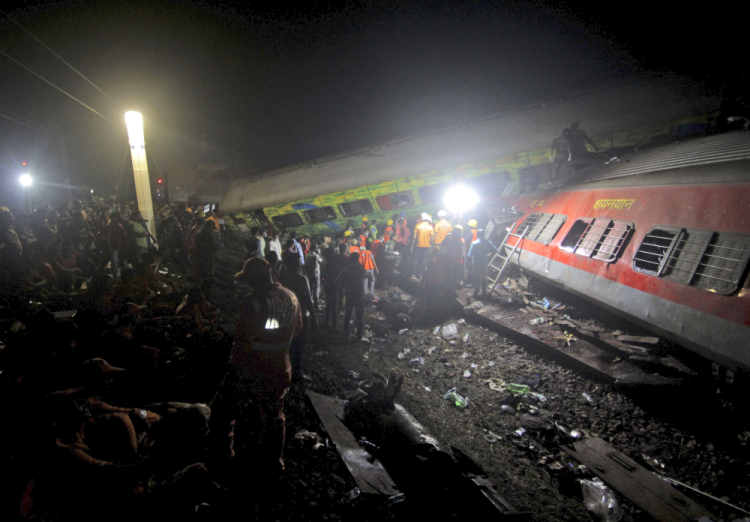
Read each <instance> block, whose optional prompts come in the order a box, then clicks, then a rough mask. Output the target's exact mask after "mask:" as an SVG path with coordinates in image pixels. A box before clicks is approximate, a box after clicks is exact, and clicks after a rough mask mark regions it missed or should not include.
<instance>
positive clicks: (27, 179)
mask: <svg viewBox="0 0 750 522" xmlns="http://www.w3.org/2000/svg"><path fill="white" fill-rule="evenodd" d="M18 181H20V182H21V185H22V186H24V187H29V186H31V183H32V181H33V180H32V179H31V175H30V174H21V177H20V178H18Z"/></svg>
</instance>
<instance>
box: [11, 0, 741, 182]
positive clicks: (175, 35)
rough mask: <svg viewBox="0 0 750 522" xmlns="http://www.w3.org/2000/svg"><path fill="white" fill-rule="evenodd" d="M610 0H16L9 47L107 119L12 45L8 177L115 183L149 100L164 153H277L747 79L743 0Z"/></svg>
mask: <svg viewBox="0 0 750 522" xmlns="http://www.w3.org/2000/svg"><path fill="white" fill-rule="evenodd" d="M598 4H599V5H597V6H588V7H587V6H581V5H578V3H577V2H548V1H539V2H502V3H500V2H456V1H446V2H345V3H341V4H337V5H335V6H332V5H331V6H328V5H326V4H316V3H309V4H304V5H301V4H300V5H298V4H284V3H278V4H277V3H267V4H264V3H263V2H253V3H252V4H246V3H244V2H243V3H230V2H223V3H222V2H219V3H201V2H187V1H183V2H169V1H159V2H151V1H142V0H135V1H127V2H118V3H114V2H96V1H94V2H78V1H70V2H49V3H38V2H25V3H23V4H18V5H15V6H12V7H5V8H4V10H3V11H2V15H0V50H2V51H3V52H5V53H7V54H8V55H10V56H12V57H13V58H14V59H16V60H18V61H19V62H21V63H22V64H24V65H25V66H27V67H28V68H30V69H32V70H33V71H35V72H36V73H38V74H40V75H41V76H44V77H45V78H47V79H48V80H50V81H51V82H53V83H54V84H56V85H58V86H59V87H60V88H62V89H63V90H65V91H66V92H68V93H70V94H71V95H73V96H75V97H76V98H78V99H79V100H81V101H82V102H84V103H86V104H87V105H89V106H90V107H92V108H93V109H95V110H96V111H98V112H99V113H101V114H102V115H103V116H105V117H107V118H109V119H110V120H111V122H110V121H106V120H105V119H103V118H102V117H100V116H97V115H96V114H95V113H94V112H92V111H90V110H88V109H86V108H85V107H83V106H81V105H79V104H78V103H76V102H75V101H73V100H71V99H70V98H68V97H66V96H65V95H64V94H62V93H61V92H59V91H57V90H55V89H54V88H53V87H51V86H50V85H48V84H46V83H44V82H43V81H42V80H40V79H39V78H37V77H35V76H34V75H32V74H31V73H30V72H28V71H26V70H24V69H23V68H21V67H20V66H19V65H17V64H15V63H13V62H12V61H11V60H9V59H8V58H6V57H4V56H0V115H1V116H2V117H0V175H2V176H4V179H5V182H6V183H5V185H4V187H5V190H15V187H16V180H17V175H18V173H19V168H20V167H19V166H18V163H19V162H20V161H28V162H29V163H30V167H31V170H32V171H33V174H34V175H35V176H38V177H40V178H44V179H46V180H47V181H49V182H52V183H54V182H62V180H63V179H64V177H65V174H64V171H65V168H66V167H67V168H68V169H69V171H70V179H71V183H72V184H73V185H74V186H79V187H84V188H86V189H88V188H94V189H96V191H97V193H102V194H103V193H112V192H113V189H114V186H115V185H117V183H118V180H119V176H120V173H121V172H122V171H123V166H124V169H125V170H126V171H127V170H128V169H129V168H130V159H129V156H128V154H127V135H126V131H125V125H124V118H123V114H124V112H125V111H126V110H139V111H141V112H142V113H143V116H144V121H145V133H146V143H147V146H148V147H149V153H150V159H151V160H155V162H156V163H157V164H165V165H166V164H167V163H169V162H172V161H187V162H196V161H200V162H208V163H218V164H237V165H243V166H248V167H251V168H253V169H257V170H267V169H270V168H274V167H279V166H283V165H288V164H292V163H296V162H299V161H302V160H305V159H309V158H315V157H319V156H323V155H327V154H332V153H337V152H341V151H344V150H347V149H351V148H353V147H357V146H361V145H366V144H369V143H373V142H378V141H386V140H392V139H396V138H399V137H403V136H406V135H412V134H417V133H421V132H425V131H429V130H433V129H437V128H442V127H446V126H450V125H458V124H461V123H465V122H467V121H470V120H472V119H476V118H479V117H483V116H488V115H491V114H494V113H497V112H500V111H503V110H505V109H509V108H513V107H516V106H518V105H522V104H527V103H533V102H537V101H541V100H545V99H552V98H555V97H561V96H565V95H568V94H574V93H576V92H580V91H584V90H587V89H591V88H595V87H598V86H601V85H606V84H609V83H612V82H614V81H617V80H620V79H627V78H631V77H636V76H638V75H641V74H644V73H653V72H660V71H661V72H670V73H677V74H681V75H686V76H690V77H692V78H693V79H695V80H698V81H700V82H701V83H702V84H703V85H704V87H705V88H706V89H708V90H712V91H714V92H720V93H722V94H725V95H726V96H727V97H728V99H732V98H733V97H735V96H738V95H741V94H742V91H743V88H744V81H745V71H744V65H743V62H744V61H745V60H744V58H743V56H742V54H741V52H742V50H743V49H744V46H743V45H742V43H744V42H742V40H744V35H743V34H742V33H743V32H744V29H743V28H742V27H739V25H740V24H738V22H737V21H736V20H737V19H736V16H737V13H731V12H728V11H719V10H714V9H712V8H711V6H709V5H703V6H702V7H701V9H700V10H699V11H698V10H695V9H694V8H692V7H690V6H688V5H687V4H686V3H671V2H666V3H658V2H656V3H649V4H628V3H618V4H615V3H602V2H599V3H598ZM8 15H10V16H12V17H13V18H14V19H15V20H16V21H18V22H19V23H20V24H22V25H23V26H24V27H25V28H26V29H28V30H29V31H31V32H32V33H33V34H34V35H35V36H37V37H38V38H39V39H41V40H42V41H44V42H45V43H46V44H47V45H48V46H49V47H50V48H52V49H53V50H54V51H55V52H56V53H58V54H59V55H60V56H62V57H63V58H64V59H65V60H66V61H68V62H69V63H70V64H72V65H73V66H74V67H75V68H76V69H78V71H80V72H81V73H82V74H83V75H85V76H86V77H87V78H89V79H90V80H91V81H92V82H93V83H94V84H96V85H97V86H98V87H99V88H101V89H102V90H103V91H104V92H105V93H106V94H107V95H108V96H105V95H104V94H102V93H101V92H99V91H98V90H97V89H95V88H94V87H92V86H91V85H90V84H88V83H87V82H86V81H85V80H84V79H82V78H81V77H80V76H78V75H77V74H75V73H74V72H73V71H72V70H70V69H69V68H68V67H66V66H65V65H64V64H63V63H62V62H61V61H60V60H59V59H58V58H56V57H54V56H53V55H52V54H50V53H49V52H48V51H47V50H46V49H44V48H43V47H42V46H41V45H39V43H37V42H36V41H35V40H34V39H33V38H32V37H31V36H29V35H28V34H27V33H26V32H24V31H23V29H21V28H20V27H18V26H17V25H16V24H14V23H13V22H12V21H11V20H10V19H9V18H8ZM63 143H64V146H63ZM63 151H65V154H64V153H63ZM66 157H67V158H66ZM151 169H152V171H153V170H155V169H154V168H153V166H151ZM156 170H158V167H157V169H156Z"/></svg>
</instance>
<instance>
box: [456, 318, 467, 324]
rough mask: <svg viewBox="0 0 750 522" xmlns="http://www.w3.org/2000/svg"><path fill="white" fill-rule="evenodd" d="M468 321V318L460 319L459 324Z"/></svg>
mask: <svg viewBox="0 0 750 522" xmlns="http://www.w3.org/2000/svg"><path fill="white" fill-rule="evenodd" d="M465 322H466V319H459V320H458V324H464V323H465Z"/></svg>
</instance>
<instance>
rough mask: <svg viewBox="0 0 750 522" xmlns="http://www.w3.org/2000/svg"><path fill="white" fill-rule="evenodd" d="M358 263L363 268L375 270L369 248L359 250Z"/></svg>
mask: <svg viewBox="0 0 750 522" xmlns="http://www.w3.org/2000/svg"><path fill="white" fill-rule="evenodd" d="M359 264H360V265H362V267H364V269H365V270H375V262H374V261H373V260H372V252H370V251H369V250H362V251H360V253H359Z"/></svg>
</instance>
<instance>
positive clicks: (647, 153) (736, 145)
mask: <svg viewBox="0 0 750 522" xmlns="http://www.w3.org/2000/svg"><path fill="white" fill-rule="evenodd" d="M741 160H750V132H748V131H734V132H728V133H725V134H715V135H712V136H705V137H701V138H692V139H686V140H684V141H678V142H675V143H671V144H668V145H661V146H658V147H654V148H647V149H645V150H640V151H632V152H629V153H626V154H622V155H620V156H617V157H612V158H610V159H609V160H608V161H606V162H605V163H603V164H601V163H598V164H594V165H589V166H587V167H586V168H583V169H581V170H579V171H578V172H576V173H575V174H573V175H571V176H568V177H566V178H564V179H562V180H560V181H559V182H557V183H553V184H551V185H550V186H549V187H547V189H553V188H561V187H571V186H573V185H582V186H584V187H585V186H586V184H590V183H595V182H601V183H597V185H602V184H617V185H625V184H629V183H633V182H635V181H636V180H635V176H639V175H645V174H648V175H650V176H649V180H642V182H645V183H648V184H652V183H660V182H683V183H696V182H719V181H724V182H727V181H744V182H750V171H747V170H746V169H727V170H726V171H717V170H715V169H714V170H713V171H711V172H709V171H708V170H707V169H702V168H701V169H693V170H694V175H688V174H686V172H685V171H684V170H681V171H680V172H679V173H676V172H673V171H677V170H678V169H684V168H686V167H702V166H704V165H712V164H717V163H728V162H739V161H741ZM711 173H713V174H711ZM672 174H674V175H672ZM624 178H628V179H624ZM571 188H572V187H571Z"/></svg>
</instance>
